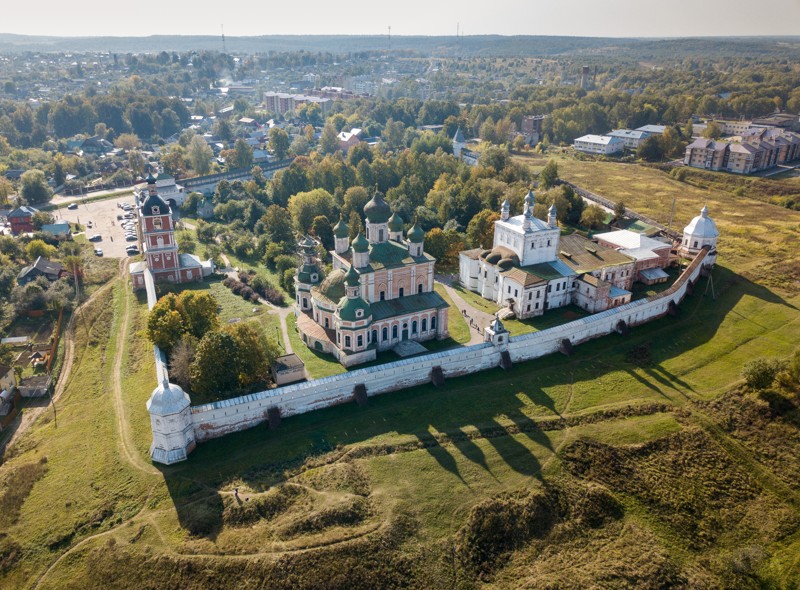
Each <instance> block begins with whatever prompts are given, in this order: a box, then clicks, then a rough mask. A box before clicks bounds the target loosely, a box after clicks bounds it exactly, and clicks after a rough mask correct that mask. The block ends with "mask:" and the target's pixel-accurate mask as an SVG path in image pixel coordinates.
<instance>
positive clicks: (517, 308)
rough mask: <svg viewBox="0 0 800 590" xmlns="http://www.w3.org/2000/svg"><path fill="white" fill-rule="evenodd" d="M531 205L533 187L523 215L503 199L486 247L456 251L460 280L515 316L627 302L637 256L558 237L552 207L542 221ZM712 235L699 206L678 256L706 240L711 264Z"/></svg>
mask: <svg viewBox="0 0 800 590" xmlns="http://www.w3.org/2000/svg"><path fill="white" fill-rule="evenodd" d="M533 206H534V195H533V193H532V192H529V193H528V194H527V195H526V197H525V200H524V211H523V213H522V214H521V215H516V216H514V217H512V216H511V215H510V205H509V202H508V201H507V200H506V201H505V202H504V203H503V205H502V208H501V210H500V219H499V220H498V221H495V224H494V239H493V244H492V248H491V249H483V248H475V249H472V250H464V251H462V252H460V254H459V279H460V281H461V284H462V285H463V286H464V287H466V288H467V289H469V290H470V291H474V292H475V293H478V294H480V295H481V297H483V298H485V299H489V300H491V301H494V302H496V303H497V304H498V305H500V306H502V307H506V308H508V309H509V310H510V311H513V313H514V315H515V316H516V317H518V318H521V319H525V318H530V317H535V316H539V315H542V314H543V313H544V312H545V311H546V310H548V309H554V308H558V307H563V306H565V305H570V304H574V305H576V306H578V307H580V308H582V309H584V310H586V311H588V312H589V313H597V312H600V311H604V310H606V309H609V308H612V307H617V306H619V305H624V304H625V303H629V302H630V300H631V291H630V289H631V286H632V285H633V282H634V280H636V279H637V276H638V273H637V259H636V258H635V257H634V256H632V255H630V253H625V252H623V251H622V250H621V249H614V248H609V247H606V246H602V245H600V244H598V243H596V242H593V241H591V240H588V239H586V238H584V237H582V236H579V235H577V234H572V235H565V236H562V235H561V230H560V229H559V227H558V221H557V219H556V213H557V211H556V207H555V205H553V206H551V207H550V210H549V212H548V218H547V222H544V221H542V220H540V219H538V218H536V217H534V215H533ZM718 236H719V232H718V231H717V229H716V226H715V225H714V222H713V220H712V219H711V218H710V217H708V209H707V208H705V207H704V208H703V211H702V212H701V214H700V215H699V216H698V217H695V218H694V219H693V220H692V222H691V223H690V224H689V225H688V226H687V227H686V229H685V230H684V237H683V240H682V243H681V246H680V248H679V250H678V254H680V255H682V256H685V257H687V258H693V257H694V256H695V255H696V254H697V253H698V252H699V251H700V250H701V249H702V248H703V247H704V246H708V247H710V249H711V251H710V253H709V255H708V257H707V259H706V260H707V261H708V262H707V264H713V263H714V261H715V260H716V243H717V237H718Z"/></svg>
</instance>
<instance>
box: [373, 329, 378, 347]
mask: <svg viewBox="0 0 800 590" xmlns="http://www.w3.org/2000/svg"><path fill="white" fill-rule="evenodd" d="M372 342H373V343H375V344H377V343H378V331H377V330H373V331H372Z"/></svg>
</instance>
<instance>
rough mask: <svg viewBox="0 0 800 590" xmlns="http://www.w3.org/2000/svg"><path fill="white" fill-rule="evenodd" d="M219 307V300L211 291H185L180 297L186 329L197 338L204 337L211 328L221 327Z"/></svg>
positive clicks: (180, 308) (179, 303) (179, 301)
mask: <svg viewBox="0 0 800 590" xmlns="http://www.w3.org/2000/svg"><path fill="white" fill-rule="evenodd" d="M217 308H218V304H217V300H216V299H214V296H213V295H211V293H204V292H202V291H183V292H182V293H181V294H180V296H179V297H178V309H179V311H180V312H181V315H182V316H183V319H184V324H185V326H186V331H187V332H188V333H189V334H191V335H192V336H194V337H195V338H202V337H203V335H204V334H205V333H206V332H208V331H209V330H216V329H217V328H218V327H219V315H218V311H217Z"/></svg>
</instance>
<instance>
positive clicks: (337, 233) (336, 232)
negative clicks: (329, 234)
mask: <svg viewBox="0 0 800 590" xmlns="http://www.w3.org/2000/svg"><path fill="white" fill-rule="evenodd" d="M349 235H350V228H349V227H347V224H346V223H345V222H344V219H342V218H341V217H340V218H339V221H337V222H336V225H334V226H333V236H334V237H335V238H346V237H348V236H349Z"/></svg>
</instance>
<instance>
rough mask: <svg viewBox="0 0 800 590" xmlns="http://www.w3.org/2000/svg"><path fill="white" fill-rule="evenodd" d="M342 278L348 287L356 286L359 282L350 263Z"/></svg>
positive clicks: (356, 272)
mask: <svg viewBox="0 0 800 590" xmlns="http://www.w3.org/2000/svg"><path fill="white" fill-rule="evenodd" d="M344 280H345V282H346V283H347V285H348V286H349V287H358V285H359V284H360V283H361V281H360V278H359V275H358V271H357V270H356V269H355V267H354V266H352V265H350V269H349V270H348V271H347V274H346V275H344Z"/></svg>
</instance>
